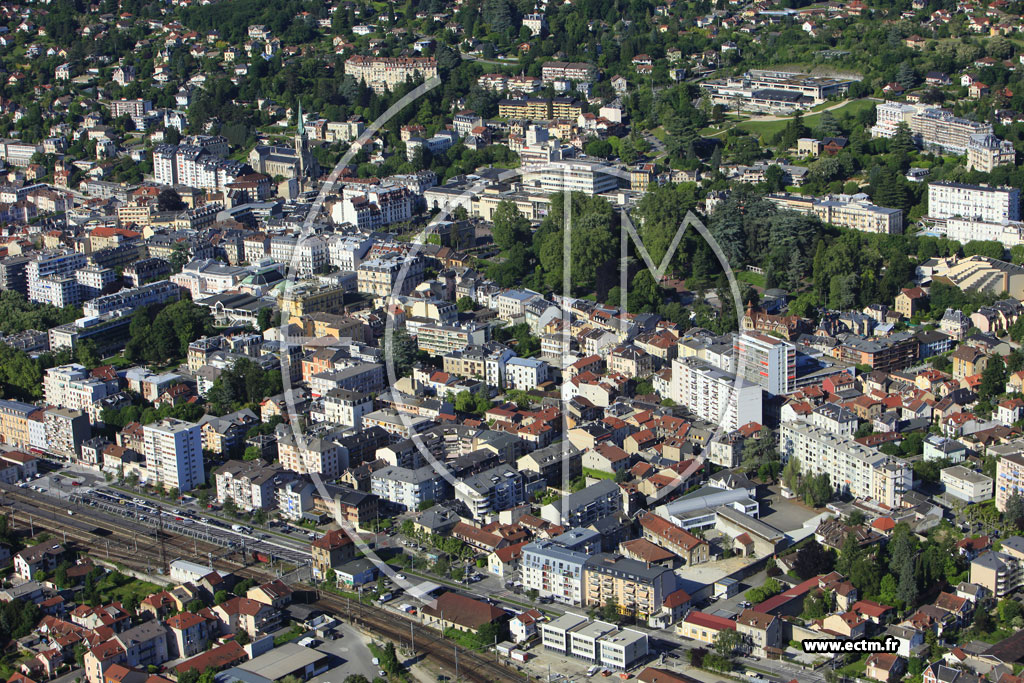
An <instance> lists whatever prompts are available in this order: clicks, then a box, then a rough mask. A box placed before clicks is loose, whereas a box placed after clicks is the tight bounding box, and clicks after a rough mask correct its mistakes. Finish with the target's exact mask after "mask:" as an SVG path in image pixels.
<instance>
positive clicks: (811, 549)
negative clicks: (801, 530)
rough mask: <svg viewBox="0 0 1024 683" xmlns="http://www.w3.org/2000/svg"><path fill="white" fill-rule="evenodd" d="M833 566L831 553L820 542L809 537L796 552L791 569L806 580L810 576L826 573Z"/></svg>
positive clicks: (833, 561)
mask: <svg viewBox="0 0 1024 683" xmlns="http://www.w3.org/2000/svg"><path fill="white" fill-rule="evenodd" d="M834 566H835V560H834V558H833V556H832V553H831V552H829V551H828V550H826V549H825V548H824V547H822V545H821V544H820V543H818V542H817V541H815V540H813V539H811V540H810V541H809V542H808V543H807V544H806V545H805V546H804V547H802V548H800V550H798V551H797V553H796V560H795V561H794V563H793V571H795V572H796V575H797V576H798V577H800V579H801V580H804V581H806V580H807V579H809V578H811V577H812V576H818V575H819V574H827V573H828V572H830V571H832V568H833V567H834Z"/></svg>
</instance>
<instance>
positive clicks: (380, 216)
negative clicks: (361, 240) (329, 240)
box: [331, 185, 415, 231]
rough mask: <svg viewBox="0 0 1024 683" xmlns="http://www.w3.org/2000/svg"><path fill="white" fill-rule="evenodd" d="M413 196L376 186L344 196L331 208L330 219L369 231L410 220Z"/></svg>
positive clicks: (405, 191)
mask: <svg viewBox="0 0 1024 683" xmlns="http://www.w3.org/2000/svg"><path fill="white" fill-rule="evenodd" d="M414 205H415V197H414V196H413V194H412V192H410V191H409V190H407V189H406V188H404V187H381V186H379V185H376V186H373V187H369V188H365V189H360V190H359V191H358V193H356V194H353V193H350V192H348V188H346V192H345V193H344V195H343V197H342V200H341V202H339V203H337V204H335V205H334V208H333V209H332V210H331V218H332V220H334V222H335V223H351V224H352V225H354V226H356V227H357V228H358V229H359V230H361V231H371V230H377V229H378V228H382V227H384V226H385V225H391V224H392V223H400V222H402V221H407V220H409V219H410V218H412V213H413V208H414Z"/></svg>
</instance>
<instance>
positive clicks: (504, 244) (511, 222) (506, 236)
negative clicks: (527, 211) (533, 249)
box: [491, 200, 531, 251]
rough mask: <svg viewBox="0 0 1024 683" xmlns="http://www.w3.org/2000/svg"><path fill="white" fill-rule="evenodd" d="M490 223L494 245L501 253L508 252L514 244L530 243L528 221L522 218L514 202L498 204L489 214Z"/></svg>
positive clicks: (507, 201)
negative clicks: (491, 224)
mask: <svg viewBox="0 0 1024 683" xmlns="http://www.w3.org/2000/svg"><path fill="white" fill-rule="evenodd" d="M491 222H492V223H493V226H492V228H491V235H492V236H493V238H494V243H495V244H496V245H497V246H498V248H499V249H501V250H502V251H508V250H509V249H511V248H512V245H514V244H529V243H530V241H531V235H530V221H529V220H527V219H526V217H525V216H523V214H522V213H521V212H520V211H519V207H518V206H516V205H515V203H514V202H511V201H509V200H504V201H502V202H500V203H499V204H498V206H497V207H495V209H494V213H493V214H491Z"/></svg>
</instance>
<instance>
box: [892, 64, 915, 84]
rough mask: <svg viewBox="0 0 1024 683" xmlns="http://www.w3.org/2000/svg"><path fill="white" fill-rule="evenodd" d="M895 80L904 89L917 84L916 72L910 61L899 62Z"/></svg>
mask: <svg viewBox="0 0 1024 683" xmlns="http://www.w3.org/2000/svg"><path fill="white" fill-rule="evenodd" d="M896 82H897V83H899V84H900V85H902V86H903V87H904V88H906V89H909V88H913V87H914V86H915V85H916V84H917V74H916V73H915V72H914V67H912V66H911V65H910V62H901V63H900V67H899V69H897V70H896Z"/></svg>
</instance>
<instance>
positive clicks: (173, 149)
mask: <svg viewBox="0 0 1024 683" xmlns="http://www.w3.org/2000/svg"><path fill="white" fill-rule="evenodd" d="M251 172H252V169H251V167H250V166H249V165H248V164H243V163H241V162H238V161H234V160H232V159H225V158H223V157H220V156H216V155H214V154H212V153H211V151H210V148H208V147H206V146H199V145H188V144H182V145H158V146H157V147H154V148H153V175H154V178H155V180H156V181H157V182H158V183H162V184H164V185H176V184H181V185H188V186H189V187H196V188H201V189H207V190H223V189H225V188H226V187H227V185H228V184H230V183H233V182H235V181H236V180H238V178H239V177H240V176H243V175H245V174H247V173H251Z"/></svg>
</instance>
